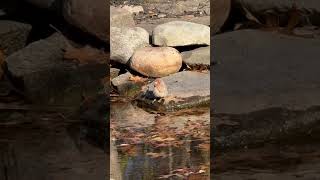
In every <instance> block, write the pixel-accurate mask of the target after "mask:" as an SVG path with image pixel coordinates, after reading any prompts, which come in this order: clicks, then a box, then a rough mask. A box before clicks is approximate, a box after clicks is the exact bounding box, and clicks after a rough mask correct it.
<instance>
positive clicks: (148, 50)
mask: <svg viewBox="0 0 320 180" xmlns="http://www.w3.org/2000/svg"><path fill="white" fill-rule="evenodd" d="M181 65H182V57H181V55H180V53H179V51H178V50H176V49H174V48H171V47H145V48H140V49H138V50H136V51H135V53H134V54H133V56H132V58H131V60H130V67H131V69H133V70H135V71H137V72H139V73H141V74H143V75H145V76H149V77H163V76H168V75H170V74H173V73H176V72H178V71H179V69H180V68H181Z"/></svg>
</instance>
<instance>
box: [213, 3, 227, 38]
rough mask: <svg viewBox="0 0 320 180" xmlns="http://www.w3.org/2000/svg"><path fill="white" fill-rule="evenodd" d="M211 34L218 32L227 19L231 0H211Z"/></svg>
mask: <svg viewBox="0 0 320 180" xmlns="http://www.w3.org/2000/svg"><path fill="white" fill-rule="evenodd" d="M211 8H212V14H211V23H210V28H211V33H212V34H215V33H217V32H219V30H220V29H221V27H222V26H223V25H224V23H225V22H226V20H227V19H228V17H229V14H230V10H231V0H211Z"/></svg>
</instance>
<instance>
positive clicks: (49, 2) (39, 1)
mask: <svg viewBox="0 0 320 180" xmlns="http://www.w3.org/2000/svg"><path fill="white" fill-rule="evenodd" d="M25 1H27V2H28V3H30V4H32V5H34V6H36V7H39V8H43V9H50V8H51V7H52V6H53V5H54V3H55V2H56V1H57V0H25Z"/></svg>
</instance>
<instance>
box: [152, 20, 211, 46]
mask: <svg viewBox="0 0 320 180" xmlns="http://www.w3.org/2000/svg"><path fill="white" fill-rule="evenodd" d="M152 43H153V44H154V45H158V46H188V45H210V27H208V26H205V25H202V24H196V23H192V22H187V21H172V22H168V23H164V24H161V25H158V26H157V27H155V28H154V30H153V33H152Z"/></svg>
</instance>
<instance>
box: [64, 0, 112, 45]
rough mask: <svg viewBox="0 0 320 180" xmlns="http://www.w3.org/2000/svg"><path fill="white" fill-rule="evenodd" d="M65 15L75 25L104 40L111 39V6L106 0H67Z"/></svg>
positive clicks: (65, 2)
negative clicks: (109, 6)
mask: <svg viewBox="0 0 320 180" xmlns="http://www.w3.org/2000/svg"><path fill="white" fill-rule="evenodd" d="M63 16H64V18H65V19H66V21H67V22H68V23H70V24H72V25H74V26H75V27H77V28H79V29H81V30H83V31H85V32H88V33H90V34H92V35H94V36H96V37H98V38H99V39H101V40H103V41H106V42H107V41H108V40H109V8H108V4H107V2H106V1H105V0H92V1H87V0H65V1H63Z"/></svg>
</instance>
